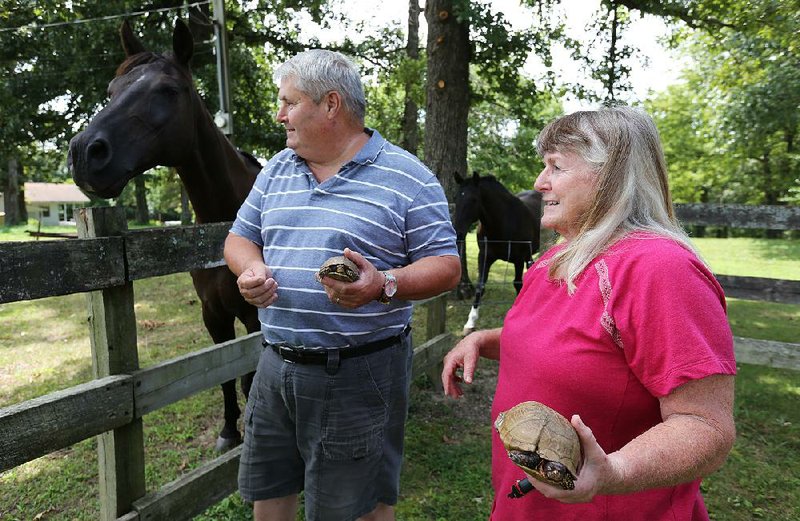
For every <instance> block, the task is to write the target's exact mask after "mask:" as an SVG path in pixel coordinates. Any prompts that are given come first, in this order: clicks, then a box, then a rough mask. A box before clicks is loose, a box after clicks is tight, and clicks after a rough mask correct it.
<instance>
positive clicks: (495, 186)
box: [478, 174, 514, 197]
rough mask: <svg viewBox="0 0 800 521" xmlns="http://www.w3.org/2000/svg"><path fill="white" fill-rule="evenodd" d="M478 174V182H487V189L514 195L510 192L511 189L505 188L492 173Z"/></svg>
mask: <svg viewBox="0 0 800 521" xmlns="http://www.w3.org/2000/svg"><path fill="white" fill-rule="evenodd" d="M479 176H480V177H479V178H478V179H479V180H480V182H485V183H486V184H487V185H486V186H487V187H489V189H491V190H496V191H498V192H505V193H507V194H508V195H510V196H512V197H514V194H512V193H511V191H510V190H509V189H508V188H506V186H505V185H504V184H503V183H501V182H500V180H498V179H497V178H496V177H495V176H494V174H486V175H480V174H479Z"/></svg>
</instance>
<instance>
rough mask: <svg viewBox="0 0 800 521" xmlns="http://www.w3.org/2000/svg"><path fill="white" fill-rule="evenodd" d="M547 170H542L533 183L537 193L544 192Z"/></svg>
mask: <svg viewBox="0 0 800 521" xmlns="http://www.w3.org/2000/svg"><path fill="white" fill-rule="evenodd" d="M546 171H547V169H544V170H542V171H541V172H540V173H539V175H537V176H536V179H535V180H534V181H533V189H534V190H536V191H537V192H541V191H543V190H544V185H545V177H546V176H545V172H546Z"/></svg>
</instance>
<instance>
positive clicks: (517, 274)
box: [514, 261, 526, 295]
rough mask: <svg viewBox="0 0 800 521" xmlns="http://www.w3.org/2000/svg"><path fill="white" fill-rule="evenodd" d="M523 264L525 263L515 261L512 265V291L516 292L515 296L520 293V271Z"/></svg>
mask: <svg viewBox="0 0 800 521" xmlns="http://www.w3.org/2000/svg"><path fill="white" fill-rule="evenodd" d="M525 264H526V262H525V261H517V262H515V263H514V290H515V291H516V292H517V295H519V292H520V291H522V271H523V268H524V267H525Z"/></svg>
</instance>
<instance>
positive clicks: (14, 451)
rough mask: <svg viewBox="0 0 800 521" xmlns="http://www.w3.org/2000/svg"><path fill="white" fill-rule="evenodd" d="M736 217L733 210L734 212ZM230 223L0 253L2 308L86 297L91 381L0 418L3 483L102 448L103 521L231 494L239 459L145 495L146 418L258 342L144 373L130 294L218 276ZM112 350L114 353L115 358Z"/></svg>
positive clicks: (96, 213)
mask: <svg viewBox="0 0 800 521" xmlns="http://www.w3.org/2000/svg"><path fill="white" fill-rule="evenodd" d="M696 206H697V205H679V206H678V214H679V216H681V219H683V220H684V222H686V223H687V224H707V225H709V224H710V225H727V226H740V227H759V228H770V229H797V228H798V223H800V220H799V219H798V209H797V208H787V207H774V208H773V207H767V208H766V209H765V208H764V207H756V208H754V209H753V208H739V207H734V208H732V212H733V213H732V216H731V217H730V218H726V219H725V220H724V221H720V219H721V218H720V217H719V215H722V209H719V208H716V207H714V205H711V206H710V207H705V208H696ZM728 206H731V205H728ZM229 225H230V223H216V224H210V225H200V226H186V227H179V228H177V227H176V228H164V229H149V230H135V231H129V230H127V229H126V225H125V221H124V214H122V213H121V210H120V209H117V208H101V209H83V210H81V211H80V213H79V233H80V235H81V238H80V239H77V240H72V241H46V242H23V243H0V259H2V262H0V280H2V281H3V284H2V286H0V303H6V302H14V301H19V300H31V299H38V298H43V297H49V296H58V295H66V294H71V293H79V292H86V293H87V300H88V302H89V313H90V317H89V319H90V320H89V324H90V332H89V335H90V339H91V342H92V357H93V365H94V368H95V378H96V379H95V380H93V381H91V382H88V383H85V384H81V385H77V386H74V387H71V388H69V389H65V390H62V391H58V392H55V393H51V394H48V395H46V396H41V397H38V398H34V399H32V400H28V401H26V402H23V403H19V404H15V405H12V406H10V407H6V408H3V409H0V472H2V471H4V470H7V469H10V468H13V467H15V466H18V465H21V464H23V463H25V462H27V461H31V460H33V459H35V458H37V457H40V456H42V455H45V454H49V453H51V452H53V451H56V450H59V449H62V448H65V447H68V446H70V445H72V444H74V443H76V442H79V441H81V440H84V439H87V438H90V437H92V436H98V456H99V457H98V461H99V463H98V464H99V467H100V503H101V518H102V519H104V520H112V519H117V520H121V519H124V520H128V521H133V520H144V519H175V520H180V519H189V518H191V517H192V516H194V515H196V514H198V513H200V512H202V511H203V510H205V509H206V508H208V507H209V506H211V505H213V504H215V503H216V502H218V501H219V500H220V499H222V498H224V497H226V496H227V495H229V494H231V493H232V492H234V490H235V487H236V479H235V478H236V468H237V466H238V459H239V450H240V449H234V450H232V451H229V452H227V453H225V454H224V455H222V456H219V457H218V458H216V459H214V460H212V461H210V462H208V463H206V464H205V465H203V466H202V467H200V468H198V469H195V470H193V471H191V472H189V473H187V474H186V475H183V476H181V477H180V478H178V479H177V480H175V481H173V482H172V483H169V484H167V485H165V486H164V487H162V488H161V489H159V490H157V491H155V492H153V493H150V494H146V493H145V488H144V448H143V443H144V441H143V436H142V424H141V420H142V417H143V416H144V415H146V414H148V413H150V412H153V411H155V410H157V409H159V408H161V407H165V406H166V405H169V404H171V403H174V402H175V401H178V400H181V399H184V398H186V397H188V396H190V395H192V394H194V393H197V392H199V391H201V390H204V389H207V388H210V387H214V386H216V385H218V384H219V383H222V382H224V381H227V380H230V379H232V378H234V377H236V376H238V375H240V374H244V373H246V372H249V371H252V370H254V369H255V367H256V364H257V361H258V353H259V352H260V341H259V334H258V333H254V334H251V335H247V336H243V337H240V338H237V339H235V340H231V341H229V342H225V343H222V344H217V345H213V346H210V347H207V348H205V349H201V350H199V351H195V352H193V353H189V354H187V355H184V356H180V357H177V358H175V359H172V360H168V361H165V362H162V363H160V364H157V365H155V366H153V367H149V368H146V369H140V368H139V367H138V355H137V352H136V349H137V347H136V330H135V314H134V311H133V291H132V283H133V281H134V280H140V279H143V278H147V277H155V276H160V275H167V274H171V273H178V272H184V271H189V270H192V269H198V268H208V267H214V266H219V265H221V264H222V244H223V239H224V237H225V234H226V233H227V230H228V228H229ZM720 281H721V283H722V284H723V287H725V289H726V291H727V292H728V294H729V295H731V296H737V297H739V298H751V299H758V300H771V301H775V302H789V303H794V304H797V303H800V297H798V295H800V282H798V281H782V280H777V279H762V278H754V277H732V276H727V275H721V276H720ZM419 304H421V305H424V306H425V307H426V308H427V330H426V331H425V334H424V335H420V336H423V337H424V339H425V340H424V342H423V343H422V344H421V345H419V346H416V347H415V348H414V372H415V373H420V372H425V373H428V374H429V376H430V377H431V378H432V381H433V382H434V384H436V385H438V382H439V380H438V374H439V372H440V364H441V360H442V357H443V355H444V354H445V353H446V352H447V350H448V349H449V348H450V347H451V346H452V344H453V337H452V335H451V334H449V333H448V332H447V331H446V326H445V320H446V300H445V297H444V296H440V297H437V298H434V299H429V300H427V301H424V302H420V303H419ZM112 347H113V348H112ZM736 349H737V351H736V352H737V358H738V359H739V360H740V361H742V362H747V363H755V364H762V365H770V366H773V367H787V368H791V369H800V345H797V344H786V343H780V342H768V341H757V340H752V339H743V338H739V337H737V338H736Z"/></svg>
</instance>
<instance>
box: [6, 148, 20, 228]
mask: <svg viewBox="0 0 800 521" xmlns="http://www.w3.org/2000/svg"><path fill="white" fill-rule="evenodd" d="M19 195H20V194H19V160H18V159H17V158H16V157H12V158H11V159H9V160H8V177H7V178H6V187H5V190H3V204H4V206H5V209H6V226H16V225H18V224H20V222H21V219H20V211H19V207H20V204H19ZM22 204H23V206H24V204H25V202H24V201H23V203H22Z"/></svg>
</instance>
